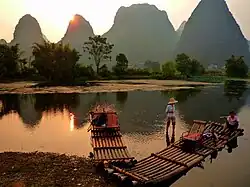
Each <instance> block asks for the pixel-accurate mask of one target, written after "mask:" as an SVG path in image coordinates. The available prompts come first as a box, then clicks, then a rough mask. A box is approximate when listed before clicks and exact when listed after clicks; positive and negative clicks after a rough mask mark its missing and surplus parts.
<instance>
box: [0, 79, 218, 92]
mask: <svg viewBox="0 0 250 187" xmlns="http://www.w3.org/2000/svg"><path fill="white" fill-rule="evenodd" d="M37 83H38V82H13V83H0V94H46V93H98V92H127V91H164V90H166V91H167V90H180V89H192V88H195V87H204V86H214V85H218V84H216V83H206V82H191V81H182V80H108V81H89V83H95V84H96V85H93V86H49V87H42V88H38V87H35V85H36V84H37Z"/></svg>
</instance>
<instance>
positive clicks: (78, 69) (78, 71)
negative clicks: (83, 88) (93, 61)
mask: <svg viewBox="0 0 250 187" xmlns="http://www.w3.org/2000/svg"><path fill="white" fill-rule="evenodd" d="M74 75H75V77H76V78H77V79H79V78H81V79H85V80H92V79H95V78H96V75H95V71H94V69H93V67H92V65H89V66H82V65H80V64H76V66H75V70H74Z"/></svg>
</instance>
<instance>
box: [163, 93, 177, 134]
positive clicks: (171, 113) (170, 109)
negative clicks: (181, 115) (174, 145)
mask: <svg viewBox="0 0 250 187" xmlns="http://www.w3.org/2000/svg"><path fill="white" fill-rule="evenodd" d="M177 102H178V101H176V100H175V99H174V98H170V99H169V102H168V105H167V107H166V115H167V116H166V117H167V132H168V128H169V126H170V123H171V122H172V125H173V128H174V126H175V104H176V103H177Z"/></svg>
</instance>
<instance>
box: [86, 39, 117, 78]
mask: <svg viewBox="0 0 250 187" xmlns="http://www.w3.org/2000/svg"><path fill="white" fill-rule="evenodd" d="M113 47H114V45H113V44H110V43H108V42H107V38H104V37H102V36H100V35H98V36H93V37H89V41H87V42H85V43H84V45H83V51H84V52H88V53H89V56H90V57H89V58H90V59H93V60H94V62H95V65H96V73H97V74H99V69H100V63H101V62H103V61H106V60H111V55H110V53H111V52H112V49H113Z"/></svg>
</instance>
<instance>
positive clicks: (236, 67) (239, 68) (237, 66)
mask: <svg viewBox="0 0 250 187" xmlns="http://www.w3.org/2000/svg"><path fill="white" fill-rule="evenodd" d="M226 75H227V76H228V77H235V78H246V77H247V75H248V67H247V65H246V63H245V62H244V59H243V57H242V56H241V57H235V56H234V55H232V57H231V58H230V59H228V60H227V61H226Z"/></svg>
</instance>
